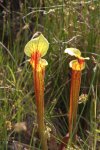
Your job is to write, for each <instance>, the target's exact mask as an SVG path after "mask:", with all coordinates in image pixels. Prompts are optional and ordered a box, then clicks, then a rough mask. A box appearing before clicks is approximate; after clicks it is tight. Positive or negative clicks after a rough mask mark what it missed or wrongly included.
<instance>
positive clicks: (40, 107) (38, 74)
mask: <svg viewBox="0 0 100 150" xmlns="http://www.w3.org/2000/svg"><path fill="white" fill-rule="evenodd" d="M44 72H45V70H44V68H42V69H41V70H40V71H37V70H33V75H34V86H35V88H34V89H35V97H36V106H37V122H38V131H39V136H40V139H41V145H42V150H47V149H48V147H47V137H46V134H45V124H44Z"/></svg>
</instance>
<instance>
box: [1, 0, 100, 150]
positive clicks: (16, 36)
mask: <svg viewBox="0 0 100 150" xmlns="http://www.w3.org/2000/svg"><path fill="white" fill-rule="evenodd" d="M19 2H20V7H19V8H18V7H17V9H16V8H15V6H14V5H12V6H13V8H12V11H11V9H10V6H11V4H10V3H9V4H8V5H7V6H6V9H7V12H6V10H5V12H6V13H3V12H2V11H0V13H1V15H0V24H1V26H0V35H1V36H0V116H1V117H0V149H1V150H4V149H8V145H11V144H10V143H12V141H13V140H15V141H18V142H20V143H23V144H26V145H27V146H33V147H35V146H36V147H37V149H40V143H39V139H38V136H37V127H36V126H37V121H36V105H35V98H34V90H33V76H32V71H31V66H30V65H29V63H28V62H27V61H26V60H27V59H28V58H26V57H25V55H24V46H25V44H26V43H27V42H28V41H29V40H30V39H31V37H32V36H33V34H34V33H35V32H37V31H41V32H42V33H43V34H44V36H45V37H46V38H47V39H48V41H49V43H50V48H49V50H48V53H47V55H46V56H45V59H46V60H47V61H48V66H47V68H46V76H45V120H46V122H47V123H48V126H50V128H51V129H52V134H53V135H54V138H55V140H56V142H57V143H58V144H59V143H60V141H61V140H62V137H63V136H65V135H66V133H67V131H68V120H67V119H68V118H67V117H68V110H69V92H70V73H71V72H70V69H69V65H68V64H69V62H70V59H71V58H70V57H68V56H67V55H65V54H64V50H65V48H67V47H75V48H79V49H80V50H81V52H82V55H83V56H89V57H90V60H89V61H88V62H87V64H86V69H85V70H84V71H83V74H82V84H81V90H80V95H81V94H82V93H86V94H87V95H88V101H87V102H86V103H85V104H80V105H79V111H78V121H79V130H78V134H79V135H80V138H81V143H80V146H81V149H82V150H88V149H89V148H90V149H91V150H98V149H99V145H98V143H99V141H100V140H99V138H100V137H99V132H100V129H99V124H100V116H99V113H100V110H99V109H100V91H99V89H100V48H99V47H100V37H99V32H100V31H99V24H100V19H99V14H100V2H99V0H94V1H82V2H83V3H82V2H81V1H78V0H76V1H70V0H69V1H67V2H66V1H63V0H59V1H53V0H50V1H45V4H44V5H43V4H42V3H41V1H39V0H38V1H34V0H33V1H31V2H28V1H27V0H25V1H24V3H22V2H21V1H19ZM6 3H7V2H6ZM42 7H43V8H42ZM40 10H43V11H42V12H41V11H40ZM94 59H95V60H94ZM6 121H10V122H11V124H12V128H11V129H9V130H7V126H6ZM18 122H26V123H27V131H22V132H19V133H16V132H13V131H14V125H15V124H16V123H18ZM12 132H13V133H12ZM8 139H9V144H7V142H8ZM35 139H36V143H37V145H35ZM13 145H14V144H13ZM15 145H17V144H15Z"/></svg>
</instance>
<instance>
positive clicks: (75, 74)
mask: <svg viewBox="0 0 100 150" xmlns="http://www.w3.org/2000/svg"><path fill="white" fill-rule="evenodd" d="M80 84H81V71H77V70H73V69H72V77H71V90H70V109H69V135H70V136H71V137H72V139H74V140H75V135H76V132H77V129H76V125H77V109H78V99H79V91H80Z"/></svg>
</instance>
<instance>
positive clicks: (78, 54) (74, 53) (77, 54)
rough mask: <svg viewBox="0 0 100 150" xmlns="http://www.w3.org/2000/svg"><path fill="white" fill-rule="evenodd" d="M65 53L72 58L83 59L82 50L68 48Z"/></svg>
mask: <svg viewBox="0 0 100 150" xmlns="http://www.w3.org/2000/svg"><path fill="white" fill-rule="evenodd" d="M65 53H68V54H69V55H71V56H75V57H78V58H80V57H81V52H80V50H78V49H76V48H66V49H65Z"/></svg>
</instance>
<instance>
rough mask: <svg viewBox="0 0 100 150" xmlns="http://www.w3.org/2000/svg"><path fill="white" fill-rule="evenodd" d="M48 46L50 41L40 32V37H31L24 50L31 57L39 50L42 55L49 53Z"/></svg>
mask: <svg viewBox="0 0 100 150" xmlns="http://www.w3.org/2000/svg"><path fill="white" fill-rule="evenodd" d="M48 48H49V42H48V41H47V39H46V38H45V37H44V36H43V35H42V34H40V35H39V36H38V37H36V38H34V39H31V40H30V41H29V42H28V43H27V44H26V46H25V48H24V52H25V54H26V55H27V56H29V57H31V55H32V54H33V53H35V52H39V53H40V54H41V57H42V56H44V55H45V54H46V53H47V50H48Z"/></svg>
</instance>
